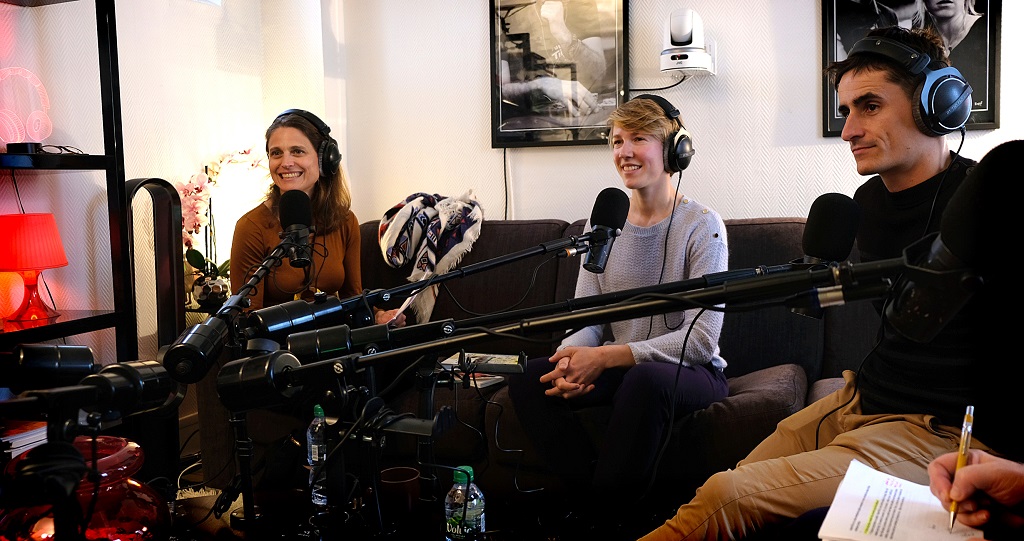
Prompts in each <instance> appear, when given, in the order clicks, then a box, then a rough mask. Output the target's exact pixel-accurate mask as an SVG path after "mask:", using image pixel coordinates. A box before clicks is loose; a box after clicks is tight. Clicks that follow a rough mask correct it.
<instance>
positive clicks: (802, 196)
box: [344, 0, 1024, 220]
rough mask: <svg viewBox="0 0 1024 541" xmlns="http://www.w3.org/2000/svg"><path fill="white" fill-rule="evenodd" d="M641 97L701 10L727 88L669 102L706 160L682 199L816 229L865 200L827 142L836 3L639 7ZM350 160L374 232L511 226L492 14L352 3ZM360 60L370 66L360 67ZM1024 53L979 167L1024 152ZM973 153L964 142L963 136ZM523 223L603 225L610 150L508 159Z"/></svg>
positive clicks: (1007, 12) (636, 70) (1014, 60)
mask: <svg viewBox="0 0 1024 541" xmlns="http://www.w3.org/2000/svg"><path fill="white" fill-rule="evenodd" d="M628 3H629V53H630V62H629V73H630V87H631V88H635V89H641V88H660V87H664V86H667V85H669V84H672V83H673V82H675V80H676V79H674V78H673V77H671V76H666V75H664V74H662V73H661V72H660V71H659V64H658V62H659V53H660V52H661V50H662V32H663V30H664V24H665V21H666V20H668V17H669V15H670V14H671V13H672V12H673V11H675V10H677V9H682V8H692V9H694V10H696V11H697V13H699V14H700V16H701V17H702V18H703V20H704V27H705V31H706V32H707V34H708V35H709V36H711V37H712V38H714V39H715V41H716V42H717V45H718V59H717V60H718V70H717V71H718V74H717V75H715V76H705V75H697V76H694V77H692V78H690V79H689V80H687V81H684V82H683V83H682V84H679V85H678V86H676V87H674V88H672V89H670V90H667V91H664V92H658V93H659V94H661V95H662V96H664V97H666V98H668V99H669V100H670V101H671V102H673V103H674V104H675V105H676V106H677V107H679V109H680V111H681V113H682V116H683V118H684V120H685V123H686V126H687V128H688V129H689V131H690V132H691V134H692V135H693V139H694V146H695V149H696V155H695V156H694V158H693V161H692V163H691V164H690V166H689V167H688V168H687V169H686V170H685V171H684V172H683V178H682V188H681V189H682V190H683V191H684V192H685V193H686V194H687V195H689V196H691V197H694V198H696V199H698V200H700V201H701V202H703V203H705V204H708V205H710V206H711V207H713V208H715V209H716V210H718V212H719V213H721V214H722V215H723V216H724V217H726V218H746V217H754V216H806V215H807V210H808V209H809V207H810V204H811V202H813V200H814V199H815V197H817V196H818V195H820V194H822V193H826V192H841V193H845V194H847V195H852V194H853V190H854V189H855V188H856V186H857V185H859V184H860V183H861V182H862V181H863V178H862V177H860V176H859V175H857V173H856V171H855V170H854V162H853V159H852V157H851V156H850V153H849V152H848V150H847V146H846V145H845V144H844V143H843V142H842V140H841V139H839V138H825V137H822V135H821V111H822V105H821V95H822V88H821V65H822V61H821V58H822V57H821V54H822V53H821V49H822V47H821V43H822V39H821V33H822V30H821V28H822V24H821V0H748V1H743V2H736V1H734V2H722V1H721V0H689V1H684V0H658V1H656V0H630V1H629V2H628ZM344 5H345V16H346V32H347V36H348V49H349V51H350V54H349V57H348V63H349V69H348V76H349V93H348V96H349V104H348V115H349V116H348V123H349V124H348V132H347V134H346V137H347V141H346V145H347V146H348V149H349V153H348V154H347V155H346V160H347V163H348V167H349V169H348V170H349V171H350V173H351V178H352V181H353V183H354V184H355V185H356V194H355V200H356V201H355V209H356V212H357V215H358V216H359V218H360V219H362V220H368V219H377V218H380V217H381V215H382V214H383V212H384V211H385V210H387V209H388V208H389V207H390V206H391V205H393V204H395V203H397V202H398V201H400V200H401V199H402V198H404V197H405V196H406V195H409V194H411V193H414V192H418V191H424V192H434V193H440V194H442V195H456V194H457V193H461V192H463V191H465V190H466V189H469V188H472V189H473V190H474V191H475V193H477V195H478V196H479V197H480V199H481V205H482V206H483V207H484V210H485V217H488V218H492V219H497V218H501V217H502V214H503V206H504V199H503V198H504V195H503V178H502V170H503V159H504V158H505V156H504V153H505V151H503V150H502V149H492V148H491V147H490V102H489V99H490V98H489V96H490V94H489V87H488V85H489V78H488V77H487V75H486V74H488V73H489V72H490V65H489V57H488V55H489V49H488V48H487V46H486V44H487V43H488V41H489V39H490V37H489V34H488V22H489V20H490V2H489V1H487V0H419V1H417V2H407V1H403V0H375V1H373V2H366V1H363V0H348V1H345V2H344ZM1021 21H1024V3H1022V2H1018V1H1004V2H1003V28H1010V29H1012V28H1014V27H1015V25H1018V26H1019V25H1020V23H1021ZM355 51H358V54H355V53H354V52H355ZM1022 59H1024V42H1022V41H1021V40H1020V39H1019V37H1017V36H1015V34H1014V32H1013V31H1010V32H1005V33H1004V34H1003V39H1002V66H1001V75H1002V89H1003V91H1002V98H1003V99H1002V100H1001V102H1000V106H1001V112H1000V120H1001V122H1000V124H1001V128H1000V129H998V130H988V131H973V130H972V131H969V132H968V134H967V141H966V143H965V144H964V148H963V153H964V154H965V155H966V156H970V157H975V158H980V157H981V156H982V155H983V154H984V153H985V152H986V151H987V150H988V149H990V148H992V147H994V146H996V145H997V144H999V143H1001V142H1003V141H1005V140H1009V139H1019V138H1024V110H1022V106H1024V103H1022V102H1021V101H1020V100H1015V99H1013V94H1012V91H1013V89H1016V88H1019V87H1020V86H1021V73H1022V72H1024V60H1022ZM949 138H950V143H951V145H952V146H953V147H954V148H955V147H956V145H957V144H959V139H960V136H959V134H954V135H951V136H949ZM507 154H508V155H507V159H508V161H509V169H510V170H511V190H512V195H511V200H512V207H511V216H512V217H514V218H542V217H557V218H562V219H565V220H574V219H577V218H585V217H588V216H589V215H590V211H591V208H592V206H593V203H594V199H595V197H596V195H597V193H598V192H599V191H600V190H601V189H602V188H604V187H606V186H616V185H619V178H618V176H617V175H616V173H615V170H614V168H613V167H612V164H611V154H610V152H609V151H608V150H607V149H606V148H605V147H603V146H596V147H588V146H580V147H547V148H517V149H509V150H508V151H507Z"/></svg>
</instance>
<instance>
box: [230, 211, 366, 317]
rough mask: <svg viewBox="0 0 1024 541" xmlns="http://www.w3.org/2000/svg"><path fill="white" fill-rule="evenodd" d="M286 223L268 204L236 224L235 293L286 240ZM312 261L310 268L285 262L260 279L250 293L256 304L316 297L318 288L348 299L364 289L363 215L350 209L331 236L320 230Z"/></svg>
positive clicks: (233, 251)
mask: <svg viewBox="0 0 1024 541" xmlns="http://www.w3.org/2000/svg"><path fill="white" fill-rule="evenodd" d="M281 231H282V227H281V222H280V220H279V219H278V217H277V216H276V215H274V213H273V212H271V210H270V209H269V208H267V206H266V205H265V204H263V203H260V204H259V206H257V207H256V208H254V209H252V210H250V211H249V212H247V213H245V214H244V215H243V216H242V217H241V218H239V219H238V222H236V223H235V232H234V235H233V237H232V241H231V292H232V294H235V293H238V290H239V289H240V288H241V287H242V286H243V285H245V283H246V282H247V281H248V280H249V278H250V277H251V276H252V273H253V272H254V271H255V270H256V269H257V267H258V266H259V264H260V263H262V262H263V260H264V259H266V258H267V256H269V255H270V253H271V252H272V251H273V250H274V247H275V246H277V245H278V244H280V242H281V238H280V236H279V233H280V232H281ZM310 243H311V245H312V246H313V250H312V251H313V253H312V256H311V258H310V260H311V262H312V264H311V265H310V266H309V267H307V269H308V270H309V274H310V276H311V278H310V281H309V285H308V286H307V287H303V285H304V283H305V281H306V271H305V270H304V269H301V268H296V267H292V266H291V265H290V264H289V263H288V261H287V260H284V261H282V263H281V265H280V266H276V267H274V268H272V269H271V270H270V272H269V273H267V275H266V276H264V277H263V279H262V280H260V282H259V284H257V286H256V292H255V294H253V295H252V296H251V297H250V301H251V305H250V308H251V309H257V308H263V307H265V306H273V305H275V304H281V303H283V302H288V301H292V300H295V299H299V298H301V299H306V300H309V299H312V297H313V294H314V293H315V292H317V291H323V292H325V293H328V294H330V295H337V296H338V297H339V298H341V299H347V298H349V297H353V296H355V295H358V294H360V293H362V290H363V285H362V274H361V269H360V265H359V220H358V219H356V216H355V214H354V213H353V212H352V211H351V210H350V211H349V212H348V217H347V218H346V219H345V222H344V224H343V225H342V227H341V228H340V229H337V230H335V231H332V232H330V233H328V234H327V235H322V234H320V233H314V234H313V235H312V236H311V238H310Z"/></svg>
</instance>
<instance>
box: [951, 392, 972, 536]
mask: <svg viewBox="0 0 1024 541" xmlns="http://www.w3.org/2000/svg"><path fill="white" fill-rule="evenodd" d="M973 429H974V406H967V412H966V413H964V426H963V428H961V429H960V451H959V452H958V454H959V456H958V457H957V458H956V470H954V471H953V478H954V479H955V478H956V472H958V471H960V468H963V467H964V466H966V465H967V451H968V450H970V448H971V432H972V431H973ZM956 507H957V506H956V502H955V501H954V502H951V503H950V504H949V531H951V532H952V531H953V522H955V521H956Z"/></svg>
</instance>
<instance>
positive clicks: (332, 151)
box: [275, 109, 341, 177]
mask: <svg viewBox="0 0 1024 541" xmlns="http://www.w3.org/2000/svg"><path fill="white" fill-rule="evenodd" d="M284 115H298V116H301V117H302V118H305V119H306V120H308V121H309V122H310V123H311V124H313V126H314V127H315V128H316V130H317V131H318V132H320V135H322V136H323V137H324V139H323V141H321V142H320V148H318V149H317V150H316V155H317V157H319V158H320V174H321V175H324V176H327V177H333V176H334V174H335V173H337V172H338V166H340V165H341V149H339V148H338V142H337V141H335V140H334V138H333V137H331V127H330V126H328V125H327V124H325V123H324V121H323V120H320V117H318V116H316V115H314V114H313V113H310V112H309V111H303V110H302V109H288V110H287V111H285V112H283V113H281V114H279V115H277V118H281V117H283V116H284ZM275 120H276V119H275Z"/></svg>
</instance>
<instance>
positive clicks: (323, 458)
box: [306, 404, 327, 509]
mask: <svg viewBox="0 0 1024 541" xmlns="http://www.w3.org/2000/svg"><path fill="white" fill-rule="evenodd" d="M326 432H327V419H326V417H325V416H324V409H323V408H321V407H320V404H317V405H315V406H313V421H312V422H310V423H309V428H308V429H306V448H307V449H308V456H307V457H306V461H307V462H308V463H309V468H310V469H309V489H310V492H311V493H312V501H313V505H314V506H316V508H317V509H322V508H324V507H327V468H326V466H325V463H326V462H327V435H326ZM318 470H319V473H318Z"/></svg>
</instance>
